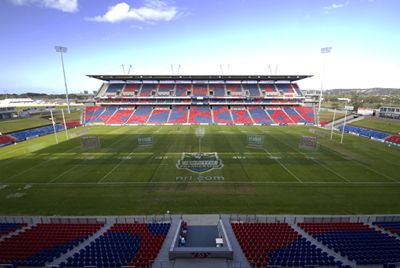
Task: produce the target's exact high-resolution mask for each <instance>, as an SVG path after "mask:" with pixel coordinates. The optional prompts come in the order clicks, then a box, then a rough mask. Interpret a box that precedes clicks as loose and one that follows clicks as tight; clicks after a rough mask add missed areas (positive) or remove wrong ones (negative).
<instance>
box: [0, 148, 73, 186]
mask: <svg viewBox="0 0 400 268" xmlns="http://www.w3.org/2000/svg"><path fill="white" fill-rule="evenodd" d="M79 147H80V146H77V147H75V148H72V149H70V150H68V151H66V152H64V153H62V154H60V155H58V156H62V155H63V154H66V153H68V152H69V151H72V150H75V149H76V148H79ZM58 156H57V157H58ZM48 161H50V158H49V159H47V160H46V161H44V162H42V163H40V164H38V165H36V166H33V167H31V168H28V169H26V170H24V171H22V172H20V173H18V174H15V175H14V176H11V177H9V178H8V179H5V180H4V181H2V183H3V182H5V181H8V180H11V179H12V178H14V177H16V176H19V175H21V174H23V173H25V172H27V171H29V170H32V169H34V168H36V167H38V166H40V165H43V164H44V163H46V162H48Z"/></svg>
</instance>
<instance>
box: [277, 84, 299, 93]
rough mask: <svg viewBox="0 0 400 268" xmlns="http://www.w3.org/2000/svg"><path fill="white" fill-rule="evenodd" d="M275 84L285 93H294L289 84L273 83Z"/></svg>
mask: <svg viewBox="0 0 400 268" xmlns="http://www.w3.org/2000/svg"><path fill="white" fill-rule="evenodd" d="M275 86H276V87H277V88H278V90H282V91H283V93H285V94H290V93H292V94H293V93H295V92H294V91H293V89H292V87H291V86H290V85H289V84H275Z"/></svg>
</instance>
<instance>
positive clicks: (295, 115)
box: [283, 107, 312, 123]
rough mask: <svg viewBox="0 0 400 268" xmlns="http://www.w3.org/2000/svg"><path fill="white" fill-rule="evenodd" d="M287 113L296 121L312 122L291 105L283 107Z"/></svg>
mask: <svg viewBox="0 0 400 268" xmlns="http://www.w3.org/2000/svg"><path fill="white" fill-rule="evenodd" d="M283 110H284V111H285V113H286V114H287V115H288V116H289V117H290V118H291V119H292V120H293V121H294V122H295V123H312V122H309V121H307V120H304V119H303V117H301V116H300V115H299V114H298V113H297V112H296V111H295V110H293V109H292V108H290V107H283Z"/></svg>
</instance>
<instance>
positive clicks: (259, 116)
mask: <svg viewBox="0 0 400 268" xmlns="http://www.w3.org/2000/svg"><path fill="white" fill-rule="evenodd" d="M248 108H249V112H250V114H251V117H252V118H253V120H254V123H256V124H273V123H274V122H273V121H272V120H271V119H270V118H269V116H268V115H267V113H266V112H265V111H264V109H263V108H261V107H260V106H249V107H248Z"/></svg>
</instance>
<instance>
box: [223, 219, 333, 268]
mask: <svg viewBox="0 0 400 268" xmlns="http://www.w3.org/2000/svg"><path fill="white" fill-rule="evenodd" d="M231 226H232V229H233V232H234V233H235V236H236V238H237V240H238V242H239V245H240V247H241V248H242V250H243V253H244V254H245V256H246V258H247V260H248V261H249V263H250V266H251V267H265V266H282V267H285V266H289V267H291V266H295V267H299V266H301V267H303V266H305V265H319V266H331V265H332V266H335V265H340V264H341V262H340V261H337V262H335V257H333V256H329V254H328V253H327V252H323V251H322V249H321V248H317V247H316V246H315V245H312V244H311V242H310V241H307V239H306V238H302V236H301V235H300V234H298V232H297V231H295V230H294V229H293V228H292V227H291V226H290V225H288V224H287V223H231Z"/></svg>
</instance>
